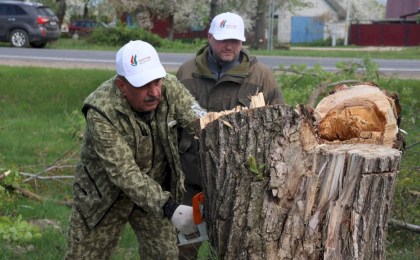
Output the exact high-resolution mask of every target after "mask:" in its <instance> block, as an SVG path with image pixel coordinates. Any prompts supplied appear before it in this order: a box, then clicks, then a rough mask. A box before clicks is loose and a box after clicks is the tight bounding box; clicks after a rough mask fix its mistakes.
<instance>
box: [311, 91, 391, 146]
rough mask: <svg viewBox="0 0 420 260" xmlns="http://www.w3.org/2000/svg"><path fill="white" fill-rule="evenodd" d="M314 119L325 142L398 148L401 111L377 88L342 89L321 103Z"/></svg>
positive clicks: (317, 107)
mask: <svg viewBox="0 0 420 260" xmlns="http://www.w3.org/2000/svg"><path fill="white" fill-rule="evenodd" d="M314 116H315V120H316V124H317V132H318V135H319V137H320V138H321V139H323V140H324V141H326V142H340V143H372V144H380V145H385V146H388V147H395V143H396V140H397V133H398V125H397V119H398V116H399V115H398V108H397V106H396V104H395V102H394V100H393V99H392V98H391V97H389V96H387V95H386V94H385V93H384V92H383V91H381V90H380V89H379V88H378V87H376V86H372V85H356V86H346V85H343V86H340V87H339V88H337V89H336V91H335V93H333V94H332V95H329V96H327V97H325V98H324V99H322V100H321V102H320V103H319V104H318V105H317V106H316V108H315V110H314Z"/></svg>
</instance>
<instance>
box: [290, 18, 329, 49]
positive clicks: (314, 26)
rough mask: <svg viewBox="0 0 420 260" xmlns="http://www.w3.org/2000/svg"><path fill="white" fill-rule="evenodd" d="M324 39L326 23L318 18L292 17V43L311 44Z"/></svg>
mask: <svg viewBox="0 0 420 260" xmlns="http://www.w3.org/2000/svg"><path fill="white" fill-rule="evenodd" d="M323 39H324V23H323V22H322V21H320V20H319V19H317V18H316V17H307V16H292V37H291V43H309V42H314V41H319V40H323Z"/></svg>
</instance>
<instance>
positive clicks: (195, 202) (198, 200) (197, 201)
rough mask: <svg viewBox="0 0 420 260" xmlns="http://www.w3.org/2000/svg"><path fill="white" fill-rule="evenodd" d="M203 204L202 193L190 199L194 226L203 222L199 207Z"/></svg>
mask: <svg viewBox="0 0 420 260" xmlns="http://www.w3.org/2000/svg"><path fill="white" fill-rule="evenodd" d="M203 203H204V195H203V193H202V192H199V193H197V194H195V195H194V197H193V199H192V207H193V216H194V224H196V225H198V224H201V223H202V222H203V214H202V212H201V206H202V205H203Z"/></svg>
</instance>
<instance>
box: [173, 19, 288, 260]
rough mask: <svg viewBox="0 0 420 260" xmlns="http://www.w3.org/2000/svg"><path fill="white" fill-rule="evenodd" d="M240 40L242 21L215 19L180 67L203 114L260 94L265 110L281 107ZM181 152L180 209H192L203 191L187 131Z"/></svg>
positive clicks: (269, 79)
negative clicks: (183, 206) (199, 46)
mask: <svg viewBox="0 0 420 260" xmlns="http://www.w3.org/2000/svg"><path fill="white" fill-rule="evenodd" d="M244 41H245V29H244V22H243V20H242V18H241V17H240V16H239V15H237V14H234V13H229V12H228V13H222V14H219V15H217V16H216V17H214V19H213V20H212V22H211V25H210V29H209V32H208V43H209V44H208V45H207V46H205V47H203V48H202V49H201V50H199V51H198V53H197V55H196V57H195V58H194V59H191V60H189V61H187V62H185V63H184V64H183V65H182V66H181V67H180V68H179V70H178V72H177V74H176V76H177V78H178V79H179V80H180V81H181V83H182V84H184V85H185V87H186V88H187V89H188V90H189V91H190V93H191V94H192V95H193V96H194V97H195V99H196V100H197V101H198V103H199V104H200V105H201V106H202V107H203V108H204V109H206V110H207V111H209V112H211V111H215V112H220V111H223V110H230V109H233V108H235V107H236V106H238V105H240V106H245V107H249V105H250V101H251V99H250V97H251V96H253V95H256V94H257V93H260V92H262V93H263V95H264V99H265V102H266V104H268V105H274V104H283V103H284V100H283V96H282V94H281V91H280V88H279V86H278V84H277V81H276V79H275V78H274V75H273V73H272V71H271V69H269V68H268V67H266V66H265V65H264V64H262V63H261V62H259V61H258V60H257V58H256V57H253V56H250V55H249V54H248V52H247V51H246V50H245V49H243V48H242V42H244ZM179 150H180V153H181V165H182V169H183V171H184V173H185V177H186V179H185V186H186V194H185V197H184V204H187V205H191V200H192V196H193V195H194V194H196V193H198V192H200V191H201V190H202V186H201V180H200V168H199V161H198V153H197V145H196V143H195V141H194V138H193V137H192V136H190V135H188V133H186V132H185V131H183V132H182V139H181V141H180V148H179ZM195 247H198V245H195ZM186 248H187V247H181V248H180V256H181V255H183V256H185V258H191V257H194V256H195V255H191V254H190V253H187V252H186V251H190V250H189V249H186ZM191 251H196V250H191Z"/></svg>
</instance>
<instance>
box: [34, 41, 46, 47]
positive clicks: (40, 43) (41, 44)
mask: <svg viewBox="0 0 420 260" xmlns="http://www.w3.org/2000/svg"><path fill="white" fill-rule="evenodd" d="M30 45H31V46H32V47H34V48H44V47H45V45H47V43H46V42H31V43H30Z"/></svg>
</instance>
